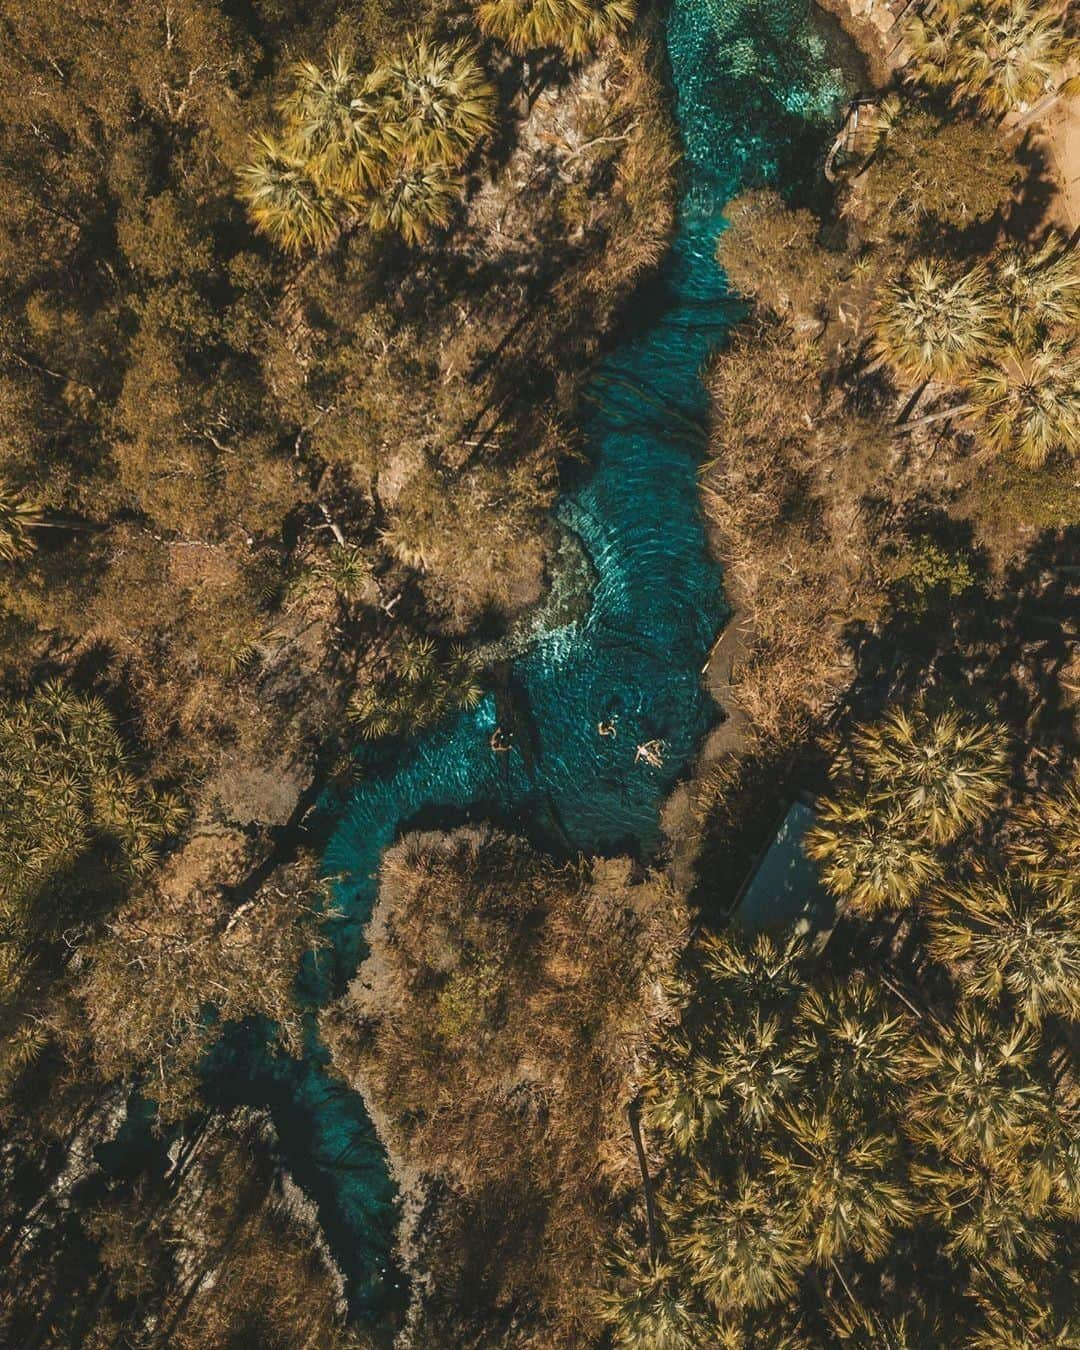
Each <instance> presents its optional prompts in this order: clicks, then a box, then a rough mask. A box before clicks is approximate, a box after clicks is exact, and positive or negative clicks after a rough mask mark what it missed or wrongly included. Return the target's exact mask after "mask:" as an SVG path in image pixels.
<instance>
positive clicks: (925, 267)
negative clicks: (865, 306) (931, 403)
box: [874, 258, 1001, 380]
mask: <svg viewBox="0 0 1080 1350" xmlns="http://www.w3.org/2000/svg"><path fill="white" fill-rule="evenodd" d="M988 282H989V275H988V273H987V270H986V268H985V267H983V266H982V265H979V266H977V267H973V268H972V269H971V270H970V271H967V272H963V273H961V274H960V275H959V276H954V275H951V274H950V271H949V270H948V269H947V268H946V266H945V264H944V263H942V262H939V261H938V260H936V259H934V258H919V259H917V260H916V261H915V262H914V263H913V264H912V265H911V269H910V271H909V272H908V274H907V276H906V277H904V278H903V279H902V280H901V281H899V282H897V283H894V284H893V285H891V286H890V287H889V288H888V290H887V291H886V294H885V297H884V299H883V300H881V301H879V303H878V307H877V314H876V318H875V322H874V336H875V340H876V343H877V348H878V350H879V351H880V352H881V354H882V355H883V356H884V357H885V359H886V360H887V361H888V362H889V363H890V364H891V365H893V366H895V367H896V368H897V370H899V371H900V372H901V374H903V375H904V376H906V377H907V378H909V379H912V380H929V379H939V380H955V379H956V378H957V377H958V376H960V375H962V374H964V372H965V371H967V370H968V369H970V368H971V367H972V366H973V365H974V364H975V363H976V362H977V361H978V360H979V358H980V357H982V356H983V355H984V354H985V352H986V350H987V348H988V347H989V346H990V344H991V343H992V342H993V341H994V338H995V336H996V334H997V332H998V330H999V328H1000V326H1001V313H1000V310H999V308H998V305H997V303H996V301H995V300H994V299H993V297H992V295H991V294H990V291H989V289H988Z"/></svg>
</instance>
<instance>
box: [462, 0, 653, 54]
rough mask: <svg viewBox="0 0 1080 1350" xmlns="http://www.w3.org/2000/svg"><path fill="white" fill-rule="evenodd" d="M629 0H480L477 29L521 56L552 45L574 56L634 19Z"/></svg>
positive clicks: (597, 44)
mask: <svg viewBox="0 0 1080 1350" xmlns="http://www.w3.org/2000/svg"><path fill="white" fill-rule="evenodd" d="M634 12H635V7H634V3H633V0H481V2H480V4H478V6H477V10H476V21H477V24H478V26H479V28H480V31H481V32H482V33H486V34H487V36H488V37H493V38H497V39H498V40H499V41H500V42H504V43H505V44H506V45H507V46H508V47H509V48H510V50H511V51H512V52H516V53H517V54H518V55H519V56H524V55H525V54H526V53H527V52H530V51H535V50H536V49H538V48H543V47H556V48H559V49H561V51H562V52H563V53H564V54H565V55H566V56H567V57H569V58H570V59H571V60H576V59H578V58H580V57H582V56H586V55H587V54H588V53H589V52H591V51H593V50H594V49H595V48H596V47H597V46H599V44H600V43H601V42H602V41H603V40H604V39H605V38H607V37H610V36H613V35H615V34H616V33H619V32H621V31H622V30H623V29H624V28H626V27H627V26H628V25H629V24H631V23H632V22H633V19H634Z"/></svg>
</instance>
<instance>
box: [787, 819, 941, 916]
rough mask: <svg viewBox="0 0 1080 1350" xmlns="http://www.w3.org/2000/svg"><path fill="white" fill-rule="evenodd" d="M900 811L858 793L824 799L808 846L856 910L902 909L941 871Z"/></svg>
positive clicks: (834, 889) (827, 882) (831, 886)
mask: <svg viewBox="0 0 1080 1350" xmlns="http://www.w3.org/2000/svg"><path fill="white" fill-rule="evenodd" d="M913 824H914V822H912V821H911V820H910V819H908V818H907V817H905V816H904V815H903V814H902V813H900V812H894V813H893V814H891V815H890V814H883V813H882V812H881V811H880V810H879V809H876V808H874V807H868V806H867V805H866V804H865V801H864V800H863V799H861V798H858V797H854V796H850V795H849V796H845V797H840V798H838V799H836V800H833V799H830V798H822V800H821V801H820V802H819V804H818V813H817V821H816V823H815V824H814V825H813V826H812V827H811V828H810V829H809V830H808V831H807V833H806V837H805V840H804V844H803V847H804V848H805V850H806V854H807V856H808V857H809V858H812V859H813V860H814V861H815V862H817V863H818V864H819V867H818V874H819V876H820V877H821V881H822V884H823V885H824V886H825V888H826V889H827V890H828V891H829V892H830V893H831V894H833V895H835V896H836V897H837V899H838V900H840V901H842V902H843V903H844V904H846V905H847V906H848V907H849V908H850V909H851V911H852V912H853V913H855V914H859V915H862V916H864V917H867V918H870V917H872V916H873V915H875V914H878V913H880V912H881V911H883V910H889V909H902V908H904V907H905V906H907V905H910V904H911V903H912V902H913V901H915V900H916V899H918V897H919V895H920V894H921V893H922V892H923V891H924V890H925V889H926V888H927V887H928V886H929V885H930V884H931V882H933V881H936V880H937V878H938V877H939V876H940V875H941V860H940V858H939V856H938V854H937V852H936V851H935V850H934V849H932V848H928V847H926V846H925V845H924V844H922V843H921V842H920V840H919V835H918V831H917V830H916V831H915V832H914V833H913V828H912V827H913Z"/></svg>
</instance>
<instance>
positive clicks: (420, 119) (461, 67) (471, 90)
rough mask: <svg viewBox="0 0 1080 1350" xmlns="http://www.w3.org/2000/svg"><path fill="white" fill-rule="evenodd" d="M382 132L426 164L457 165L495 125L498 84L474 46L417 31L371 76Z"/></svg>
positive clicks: (369, 85) (369, 87)
mask: <svg viewBox="0 0 1080 1350" xmlns="http://www.w3.org/2000/svg"><path fill="white" fill-rule="evenodd" d="M366 89H367V93H368V96H369V97H370V98H371V100H372V101H373V103H374V104H375V105H376V106H377V108H378V117H379V124H380V129H381V133H382V135H383V136H384V137H385V138H386V140H387V141H388V142H389V143H390V144H392V145H394V146H396V147H397V148H398V150H399V152H401V153H402V154H404V155H405V156H406V157H408V158H412V159H414V160H416V161H419V162H420V163H423V164H432V163H437V164H442V165H445V166H447V167H449V168H454V167H456V166H457V165H459V164H461V163H463V162H464V161H465V160H466V159H468V157H469V155H470V154H471V153H472V151H473V149H474V147H475V146H476V144H477V142H478V141H479V140H480V139H481V137H482V136H484V135H486V134H487V133H488V132H489V131H490V130H491V128H492V126H493V125H494V121H495V115H494V105H495V89H494V86H493V85H492V84H490V83H489V81H488V80H487V78H486V77H485V75H484V72H483V69H482V68H481V66H480V63H479V61H478V60H477V56H476V51H475V49H474V48H472V47H470V46H468V45H467V44H465V43H461V42H457V43H452V44H443V43H438V42H428V41H427V40H426V39H425V38H421V37H414V38H412V39H411V40H410V41H409V42H408V43H407V44H406V45H404V46H403V47H401V48H400V49H399V50H398V51H396V52H395V53H393V54H392V55H391V56H390V57H389V58H388V59H387V60H386V61H385V62H384V63H383V64H382V65H380V66H379V67H377V68H376V69H375V70H374V71H373V72H372V74H371V75H370V76H369V78H368V81H367V85H366Z"/></svg>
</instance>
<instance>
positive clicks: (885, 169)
mask: <svg viewBox="0 0 1080 1350" xmlns="http://www.w3.org/2000/svg"><path fill="white" fill-rule="evenodd" d="M1020 174H1021V171H1020V166H1019V165H1018V164H1017V162H1016V160H1015V159H1013V158H1012V157H1010V155H1009V154H1008V153H1007V152H1006V151H1005V149H1004V147H1003V146H1002V144H1001V141H1000V138H999V136H998V135H997V133H996V132H995V131H994V129H993V128H991V127H988V126H987V125H986V123H985V122H981V121H978V120H976V119H974V118H967V117H951V118H942V117H940V116H938V115H937V114H935V113H933V112H931V111H929V110H928V109H926V108H923V107H921V106H919V105H918V104H917V103H910V102H909V103H907V104H905V105H904V106H903V108H902V110H901V112H900V114H899V116H898V117H896V118H895V119H894V120H893V121H892V122H891V124H890V125H889V126H888V128H887V129H886V130H885V132H884V133H883V135H882V143H881V147H880V149H879V150H878V151H877V153H876V154H875V155H874V157H873V159H872V161H871V163H870V167H869V169H868V170H867V171H866V175H865V179H864V180H863V181H862V182H861V183H860V187H859V193H858V200H859V204H860V206H861V207H863V208H864V209H865V210H866V211H867V213H868V215H869V228H870V229H871V230H872V231H873V232H874V233H875V234H881V235H884V236H886V237H888V236H893V237H898V238H901V239H903V238H907V237H911V236H914V237H916V238H919V237H921V236H922V235H924V234H926V235H930V234H932V233H933V232H934V231H938V230H940V228H941V227H942V226H943V225H949V226H952V227H953V228H954V229H957V230H962V229H967V228H968V227H970V226H972V225H975V224H977V223H979V222H980V221H984V220H986V219H987V218H988V217H990V216H992V215H993V214H994V213H995V212H996V211H997V210H998V209H999V208H1000V207H1001V206H1002V205H1003V203H1004V202H1006V201H1007V200H1008V198H1009V196H1010V194H1011V192H1012V190H1013V189H1014V188H1015V187H1016V186H1017V184H1018V183H1019V181H1020Z"/></svg>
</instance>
